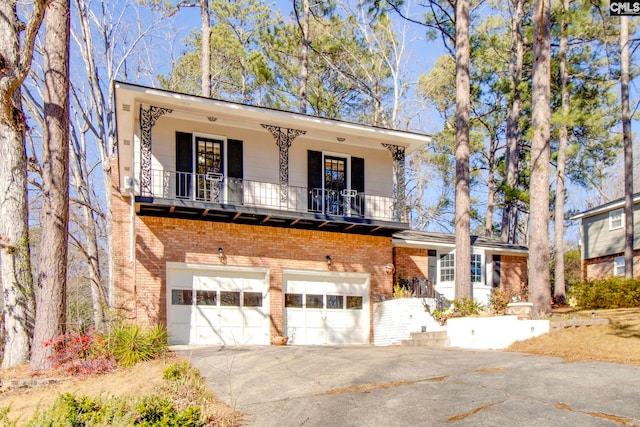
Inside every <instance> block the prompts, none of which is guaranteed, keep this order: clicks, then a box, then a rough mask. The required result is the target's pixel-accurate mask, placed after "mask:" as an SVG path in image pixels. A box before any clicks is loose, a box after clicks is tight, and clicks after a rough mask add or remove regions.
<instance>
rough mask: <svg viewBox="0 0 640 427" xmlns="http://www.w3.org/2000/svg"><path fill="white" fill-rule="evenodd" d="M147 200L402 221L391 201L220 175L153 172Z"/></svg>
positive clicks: (368, 195)
mask: <svg viewBox="0 0 640 427" xmlns="http://www.w3.org/2000/svg"><path fill="white" fill-rule="evenodd" d="M145 196H152V197H155V198H162V199H169V200H191V201H197V202H207V203H218V204H227V205H242V206H250V207H258V208H268V209H276V210H283V211H290V212H301V213H323V214H327V215H335V216H344V217H360V218H368V219H378V220H386V221H401V219H400V218H394V200H393V198H391V197H383V196H374V195H371V194H365V193H357V192H356V191H353V190H343V191H335V190H326V189H321V188H307V187H296V186H291V185H281V184H275V183H270V182H261V181H251V180H246V179H239V178H228V177H223V176H221V175H218V174H194V173H187V172H174V171H167V170H152V171H151V194H145Z"/></svg>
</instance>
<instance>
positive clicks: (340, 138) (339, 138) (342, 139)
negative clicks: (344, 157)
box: [336, 136, 344, 142]
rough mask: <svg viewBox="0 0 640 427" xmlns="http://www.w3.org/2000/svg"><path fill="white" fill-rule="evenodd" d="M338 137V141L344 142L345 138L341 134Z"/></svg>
mask: <svg viewBox="0 0 640 427" xmlns="http://www.w3.org/2000/svg"><path fill="white" fill-rule="evenodd" d="M336 139H337V140H338V142H344V138H343V137H341V136H339V137H337V138H336Z"/></svg>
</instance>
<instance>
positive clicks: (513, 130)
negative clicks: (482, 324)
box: [500, 0, 524, 243]
mask: <svg viewBox="0 0 640 427" xmlns="http://www.w3.org/2000/svg"><path fill="white" fill-rule="evenodd" d="M523 3H524V0H512V1H511V2H509V5H510V6H511V10H512V12H511V20H510V23H509V24H510V32H511V47H510V52H509V87H510V94H509V102H508V112H507V149H506V153H505V162H506V169H507V177H506V185H505V195H504V206H503V209H502V225H501V230H500V232H501V234H500V238H501V240H502V241H503V242H512V243H515V241H516V232H515V230H516V228H517V222H518V221H517V204H516V197H515V193H516V184H517V180H518V169H519V160H520V146H521V141H522V133H521V130H520V125H519V120H520V114H521V110H522V100H521V96H520V94H521V87H520V81H521V79H522V72H523V63H524V43H523V40H522V32H521V31H522V30H521V25H522V18H523V16H522V15H523V12H522V6H523Z"/></svg>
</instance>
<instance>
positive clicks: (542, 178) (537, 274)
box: [529, 0, 551, 317]
mask: <svg viewBox="0 0 640 427" xmlns="http://www.w3.org/2000/svg"><path fill="white" fill-rule="evenodd" d="M550 15H551V13H550V7H549V0H536V1H535V2H534V7H533V91H532V107H533V109H532V125H533V138H532V142H531V190H530V191H531V197H530V200H531V203H530V215H529V221H530V225H529V230H530V231H531V232H530V235H529V302H532V303H533V314H534V316H535V317H541V316H544V315H545V314H547V313H549V312H550V311H551V301H550V300H551V292H550V286H549V151H550V149H549V141H550V138H551V132H550V128H551V105H550V98H551V75H550V66H551V56H550V33H551V24H550Z"/></svg>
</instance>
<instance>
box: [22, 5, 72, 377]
mask: <svg viewBox="0 0 640 427" xmlns="http://www.w3.org/2000/svg"><path fill="white" fill-rule="evenodd" d="M69 9H70V8H69V0H52V1H51V3H49V7H48V9H47V13H46V14H45V18H44V22H45V40H44V54H43V56H44V76H45V87H44V99H43V101H44V123H45V127H44V137H43V141H42V144H43V147H42V195H43V198H42V211H41V213H40V227H41V233H42V234H41V240H40V250H39V253H38V269H39V272H38V283H37V286H36V322H35V328H34V334H33V348H32V352H31V363H30V369H31V370H35V371H38V370H43V369H48V368H50V367H51V366H52V363H53V361H52V360H51V358H50V357H49V356H51V355H52V354H53V350H54V349H53V347H52V346H45V342H47V341H49V340H51V339H52V338H54V337H55V336H56V335H58V334H61V333H63V332H64V328H65V314H66V312H65V311H66V282H67V243H68V237H67V227H68V222H69V14H70V10H69Z"/></svg>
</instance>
